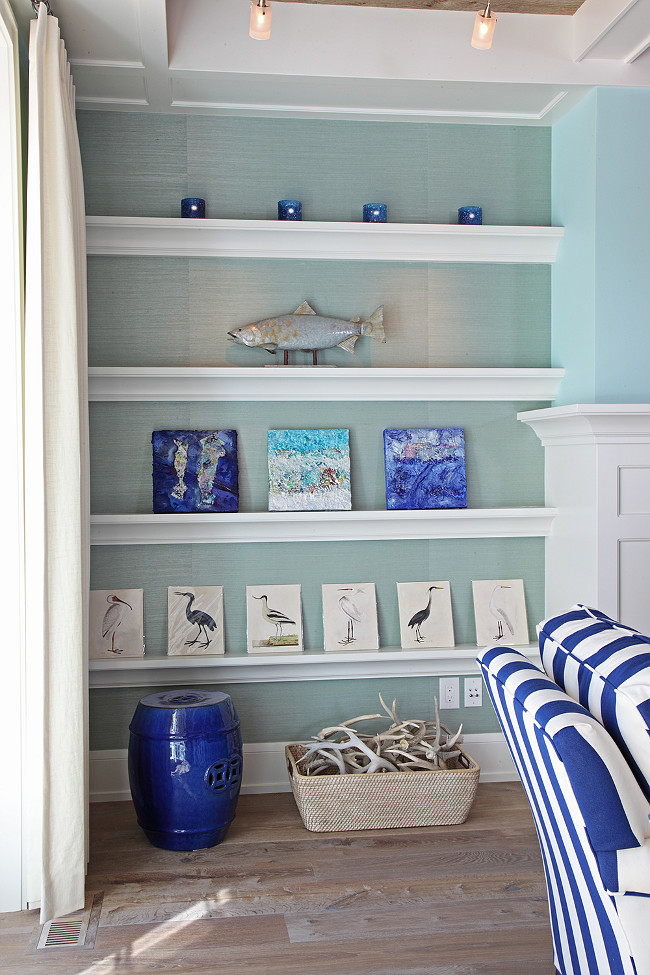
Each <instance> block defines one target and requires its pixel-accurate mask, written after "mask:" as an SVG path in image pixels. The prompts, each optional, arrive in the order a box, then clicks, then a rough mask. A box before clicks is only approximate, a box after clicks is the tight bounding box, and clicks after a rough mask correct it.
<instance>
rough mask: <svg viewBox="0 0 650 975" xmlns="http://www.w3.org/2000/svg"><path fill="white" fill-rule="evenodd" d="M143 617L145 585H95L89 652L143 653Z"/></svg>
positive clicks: (97, 654) (98, 654) (105, 654)
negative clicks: (142, 586)
mask: <svg viewBox="0 0 650 975" xmlns="http://www.w3.org/2000/svg"><path fill="white" fill-rule="evenodd" d="M143 620H144V614H143V590H142V589H92V590H91V592H90V603H89V612H88V624H89V625H88V628H89V634H88V654H89V656H90V657H93V658H100V657H105V658H110V657H141V656H142V655H143V653H144V622H143Z"/></svg>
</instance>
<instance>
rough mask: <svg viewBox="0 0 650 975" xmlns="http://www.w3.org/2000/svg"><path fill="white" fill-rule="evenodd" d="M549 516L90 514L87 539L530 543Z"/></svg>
mask: <svg viewBox="0 0 650 975" xmlns="http://www.w3.org/2000/svg"><path fill="white" fill-rule="evenodd" d="M556 514H557V510H556V509H555V508H454V509H440V510H433V511H430V510H427V511H257V512H250V513H244V512H238V513H236V514H230V513H224V514H169V515H132V514H129V515H92V516H91V519H90V541H91V544H93V545H177V544H178V545H180V544H185V545H196V544H204V543H205V544H215V543H218V542H221V543H235V542H254V543H256V544H260V543H262V542H347V541H391V540H395V539H410V540H413V539H433V538H530V537H534V536H545V535H548V534H549V533H550V530H551V524H552V522H553V519H554V517H555V516H556Z"/></svg>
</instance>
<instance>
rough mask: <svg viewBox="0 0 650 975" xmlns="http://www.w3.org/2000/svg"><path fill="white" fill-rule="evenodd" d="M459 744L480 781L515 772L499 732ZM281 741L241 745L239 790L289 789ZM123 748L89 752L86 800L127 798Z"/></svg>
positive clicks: (505, 778) (505, 777) (466, 738)
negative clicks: (472, 761)
mask: <svg viewBox="0 0 650 975" xmlns="http://www.w3.org/2000/svg"><path fill="white" fill-rule="evenodd" d="M463 748H464V749H465V751H466V752H468V754H470V755H471V756H472V758H473V759H475V760H476V761H477V762H478V764H479V765H480V766H481V782H510V781H512V780H514V779H517V778H518V776H517V772H516V770H515V767H514V765H513V762H512V758H511V757H510V752H509V751H508V746H507V745H506V742H505V738H504V737H503V735H502V734H500V733H498V732H495V733H491V734H483V735H464V736H463ZM290 791H291V786H290V785H289V778H288V776H287V769H286V765H285V760H284V742H279V741H271V742H254V743H251V744H248V745H244V777H243V780H242V792H243V793H259V792H290ZM130 798H131V790H130V788H129V774H128V767H127V750H126V748H115V749H107V750H106V751H95V752H91V753H90V801H91V802H116V801H120V800H125V799H130Z"/></svg>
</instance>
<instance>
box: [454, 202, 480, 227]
mask: <svg viewBox="0 0 650 975" xmlns="http://www.w3.org/2000/svg"><path fill="white" fill-rule="evenodd" d="M458 223H474V224H480V223H483V211H482V210H481V208H480V207H478V206H476V204H473V205H472V206H466V207H458Z"/></svg>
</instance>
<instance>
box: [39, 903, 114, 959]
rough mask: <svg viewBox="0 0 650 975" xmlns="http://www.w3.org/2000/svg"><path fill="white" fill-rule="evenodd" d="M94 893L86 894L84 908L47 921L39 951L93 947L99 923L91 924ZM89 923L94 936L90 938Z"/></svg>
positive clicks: (42, 931) (40, 939) (42, 932)
mask: <svg viewBox="0 0 650 975" xmlns="http://www.w3.org/2000/svg"><path fill="white" fill-rule="evenodd" d="M93 900H94V897H93V894H87V895H86V904H85V907H84V908H83V910H81V911H75V912H74V913H73V914H66V915H65V917H55V918H53V919H52V920H51V921H47V922H46V923H45V924H44V925H43V928H42V930H41V934H40V937H39V939H38V944H37V945H36V950H37V951H43V950H47V951H52V950H56V949H59V948H92V947H93V946H94V943H95V932H96V929H97V924H96V923H94V924H91V923H90V922H91V913H94V912H93ZM100 904H101V901H100ZM89 925H90V927H91V933H92V938H89V936H88V935H89V930H88V929H89Z"/></svg>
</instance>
